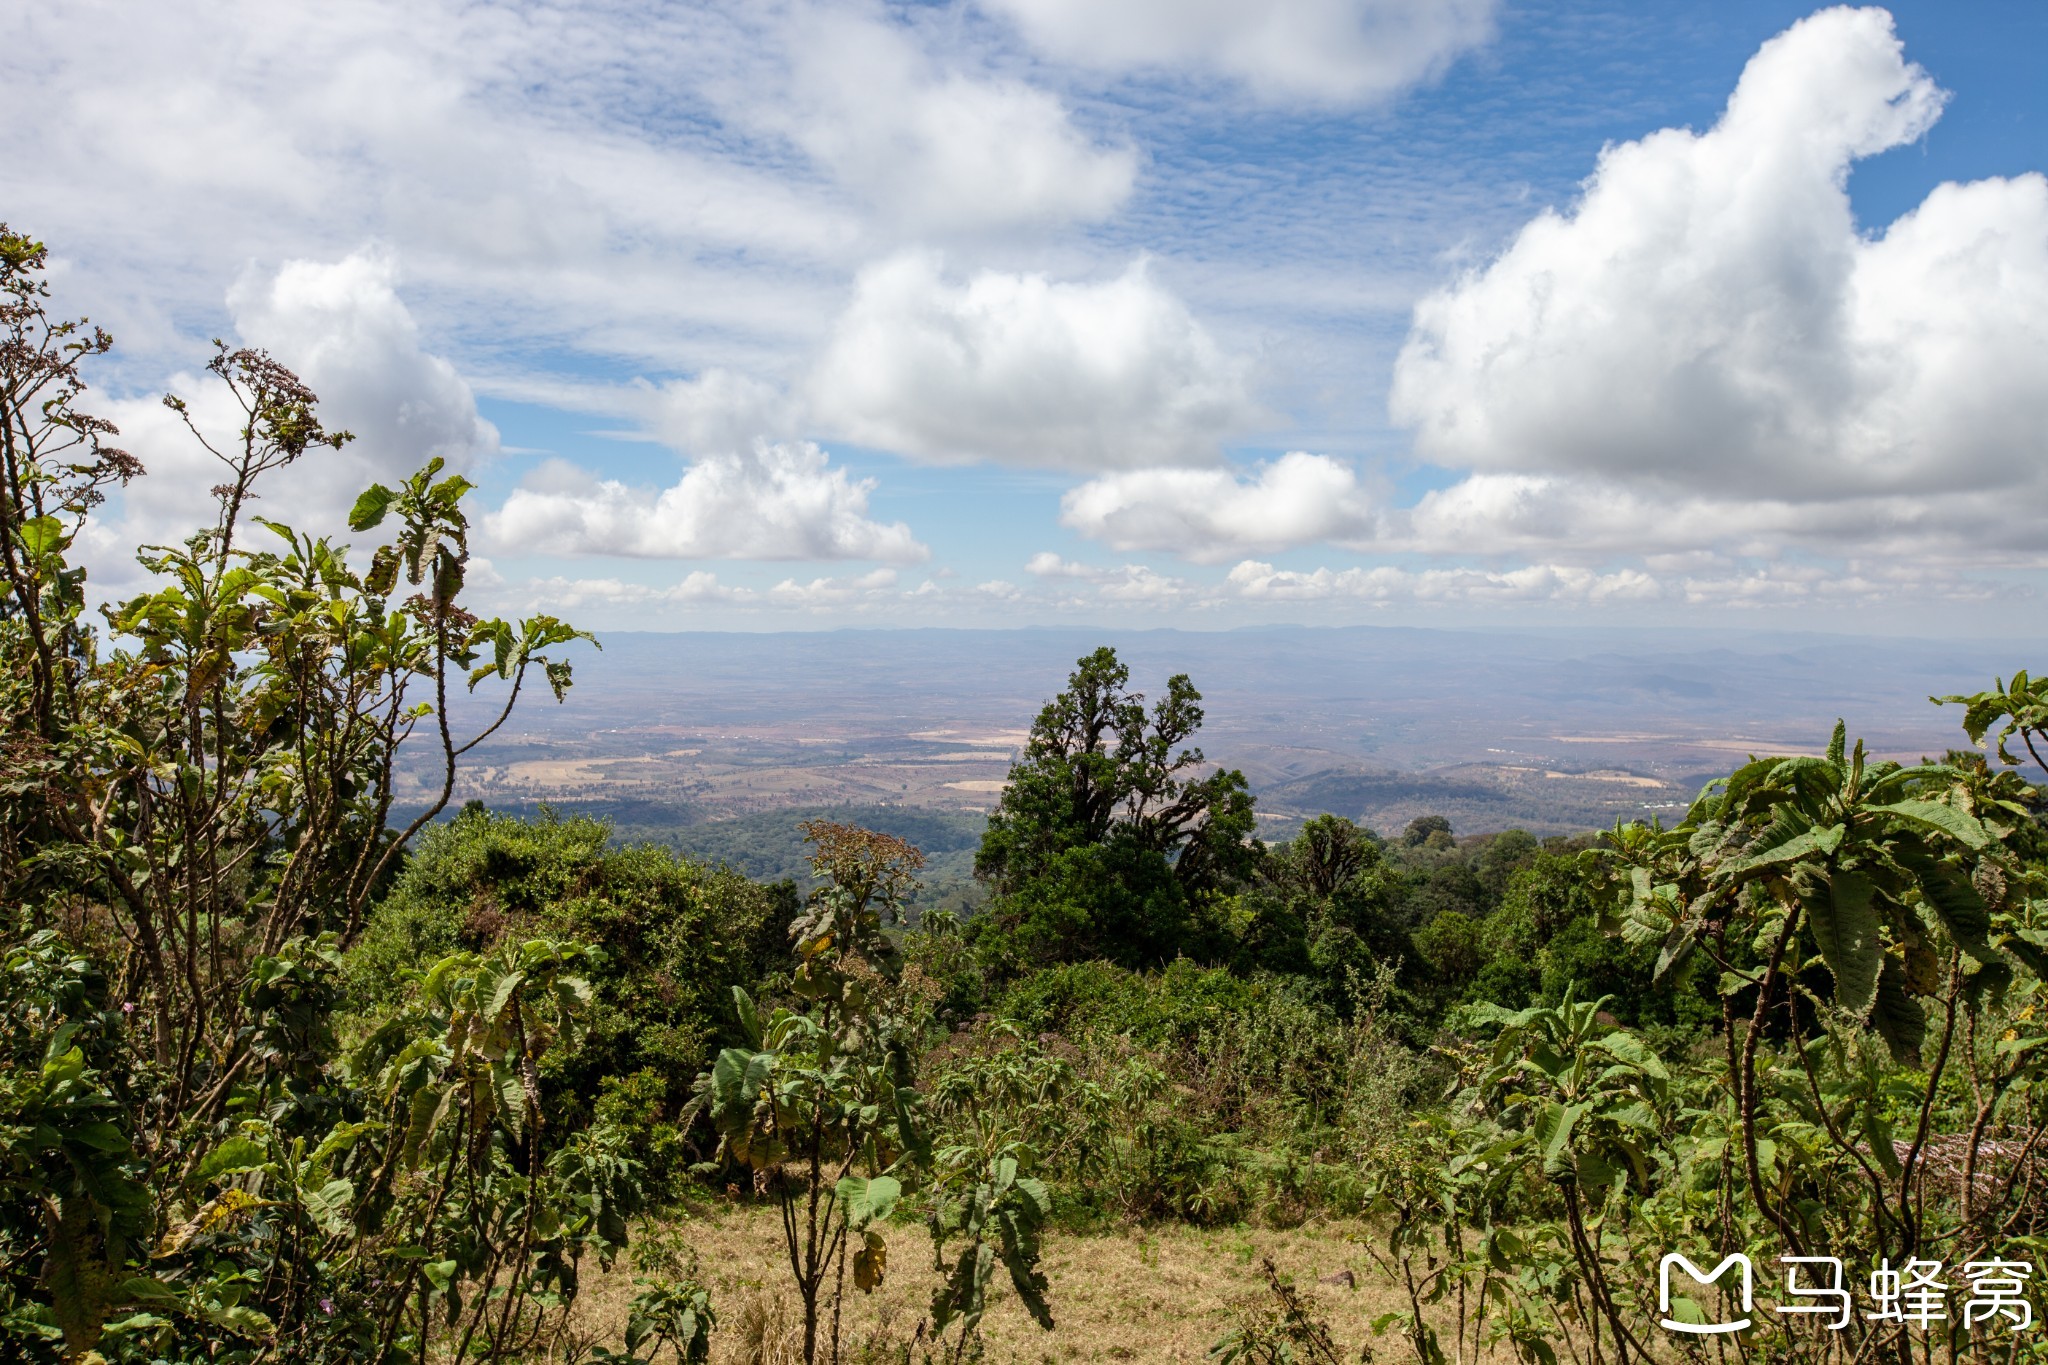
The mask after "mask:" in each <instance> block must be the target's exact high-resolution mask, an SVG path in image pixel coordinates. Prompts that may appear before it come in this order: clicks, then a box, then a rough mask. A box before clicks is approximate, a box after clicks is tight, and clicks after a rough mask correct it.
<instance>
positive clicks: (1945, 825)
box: [1870, 801, 1991, 849]
mask: <svg viewBox="0 0 2048 1365" xmlns="http://www.w3.org/2000/svg"><path fill="white" fill-rule="evenodd" d="M1870 809H1872V810H1873V811H1882V812H1883V813H1885V814H1886V815H1894V816H1897V817H1898V818H1899V819H1901V820H1904V821H1906V822H1907V823H1908V824H1912V825H1917V826H1919V827H1920V828H1922V829H1928V830H1933V831H1934V832H1936V833H1938V834H1945V835H1947V836H1948V837H1949V838H1951V839H1954V840H1955V841H1956V842H1958V843H1960V844H1962V845H1963V846H1964V847H1966V848H1970V849H1980V848H1984V847H1986V846H1987V845H1989V844H1990V843H1991V831H1990V830H1988V829H1986V828H1984V825H1983V822H1982V821H1980V820H1978V819H1977V817H1976V816H1974V815H1971V814H1969V813H1968V812H1966V811H1960V810H1957V809H1956V808H1955V807H1954V806H1945V805H1943V804H1942V803H1941V802H1939V801H1897V802H1894V803H1892V804H1891V805H1889V806H1872V807H1871V808H1870Z"/></svg>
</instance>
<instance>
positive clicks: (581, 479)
mask: <svg viewBox="0 0 2048 1365" xmlns="http://www.w3.org/2000/svg"><path fill="white" fill-rule="evenodd" d="M873 488H874V481H873V480H870V479H854V478H852V477H850V476H849V475H848V474H847V472H846V470H845V469H844V468H840V467H835V466H833V465H832V464H831V462H830V457H828V456H827V455H826V453H825V452H824V451H823V450H822V449H820V448H819V447H818V446H816V445H814V444H812V443H811V442H808V441H793V442H770V441H766V440H758V441H756V442H754V444H753V445H752V447H750V448H749V449H747V450H745V451H740V452H728V453H722V454H710V455H705V456H702V457H700V458H699V459H697V460H695V461H694V462H692V463H691V465H690V466H689V468H688V469H687V470H685V471H684V473H683V476H682V478H681V479H680V480H679V481H677V482H676V483H674V484H672V485H670V486H669V487H667V488H664V489H661V490H660V491H659V492H650V491H649V490H645V489H640V488H634V487H631V486H629V485H627V484H625V483H622V482H620V481H618V480H615V479H603V480H599V479H593V478H591V477H590V476H589V475H587V474H585V473H584V472H583V471H582V470H580V469H577V468H575V467H574V466H572V465H569V464H567V463H565V462H562V461H550V462H548V463H547V464H545V465H543V466H541V468H540V469H538V470H536V471H534V473H532V474H530V475H529V476H528V478H527V480H526V482H525V483H523V484H522V485H521V486H520V487H519V488H516V489H514V490H513V491H512V493H511V495H510V496H508V497H507V498H506V499H505V503H504V505H503V506H502V507H501V508H499V509H498V510H497V511H496V512H494V513H492V514H490V515H489V516H487V517H486V518H485V520H484V526H485V528H486V531H487V533H488V536H489V539H490V543H491V544H492V545H493V546H494V547H498V548H500V549H502V550H511V551H516V552H521V553H536V554H561V555H617V556H621V557H625V558H639V559H764V560H776V559H785V560H832V559H868V560H880V561H883V562H886V563H898V564H907V563H915V562H917V561H920V560H923V559H926V558H928V557H929V556H930V553H931V552H930V551H929V550H928V549H927V548H926V547H925V546H924V545H923V544H921V543H920V542H919V541H918V540H917V538H916V537H915V536H913V535H912V534H911V531H910V528H909V527H908V526H906V525H905V524H903V523H902V522H900V521H898V522H889V523H886V524H885V523H883V522H879V521H876V520H874V519H872V518H871V517H869V516H868V494H869V493H870V492H871V491H872V490H873Z"/></svg>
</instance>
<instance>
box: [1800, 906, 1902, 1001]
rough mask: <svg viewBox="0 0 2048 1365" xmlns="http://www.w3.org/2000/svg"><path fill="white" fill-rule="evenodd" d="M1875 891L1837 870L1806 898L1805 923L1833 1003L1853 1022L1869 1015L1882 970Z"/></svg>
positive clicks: (1882, 950) (1881, 948)
mask: <svg viewBox="0 0 2048 1365" xmlns="http://www.w3.org/2000/svg"><path fill="white" fill-rule="evenodd" d="M1876 894H1877V888H1876V886H1874V885H1873V884H1872V883H1871V881H1870V879H1869V878H1868V877H1866V876H1864V875H1863V874H1862V873H1860V872H1852V871H1847V870H1840V871H1837V872H1836V873H1835V875H1834V876H1833V877H1832V878H1830V879H1829V882H1828V884H1827V886H1826V887H1825V888H1824V889H1822V890H1820V891H1819V892H1817V893H1816V894H1814V895H1812V896H1809V897H1807V898H1806V901H1805V904H1806V923H1807V927H1808V928H1810V929H1811V930H1812V931H1813V941H1814V942H1815V943H1816V944H1817V945H1819V947H1820V955H1821V957H1822V958H1823V959H1825V960H1826V962H1827V964H1828V970H1829V971H1830V972H1832V973H1833V974H1834V978H1835V1003H1836V1004H1838V1005H1840V1006H1841V1007H1842V1008H1843V1009H1845V1010H1848V1011H1849V1012H1850V1013H1851V1014H1854V1015H1855V1016H1856V1017H1857V1018H1859V1019H1861V1018H1865V1017H1867V1016H1868V1015H1869V1013H1870V1006H1871V1002H1872V1001H1873V1000H1875V999H1876V997H1877V977H1878V972H1879V969H1880V968H1882V967H1883V966H1884V944H1883V942H1882V941H1881V940H1880V938H1879V934H1878V913H1877V906H1876V903H1875V897H1876Z"/></svg>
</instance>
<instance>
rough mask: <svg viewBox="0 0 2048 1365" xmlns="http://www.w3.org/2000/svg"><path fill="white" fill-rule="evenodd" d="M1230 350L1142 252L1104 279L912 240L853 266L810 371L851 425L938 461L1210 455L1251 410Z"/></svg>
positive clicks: (1202, 459) (1084, 465)
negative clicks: (985, 259)
mask: <svg viewBox="0 0 2048 1365" xmlns="http://www.w3.org/2000/svg"><path fill="white" fill-rule="evenodd" d="M1247 369H1248V367H1247V365H1246V364H1245V362H1244V361H1242V360H1241V359H1238V358H1236V357H1233V356H1230V355H1228V354H1226V353H1225V352H1224V351H1223V349H1222V348H1221V347H1220V346H1219V345H1217V343H1216V341H1215V340H1214V339H1213V338H1212V337H1211V336H1210V335H1209V333H1208V332H1207V330H1205V329H1204V328H1203V327H1202V325H1201V324H1200V323H1199V322H1198V321H1196V320H1195V318H1194V316H1193V315H1192V314H1191V313H1190V312H1189V311H1188V309H1187V306H1186V305H1185V304H1183V303H1182V302H1181V301H1180V300H1179V299H1178V298H1176V297H1175V296H1174V295H1173V294H1171V293H1170V292H1168V291H1167V290H1166V289H1165V288H1163V287H1162V286H1160V285H1159V284H1158V283H1157V282H1155V281H1154V280H1153V279H1152V278H1151V275H1150V272H1149V271H1148V270H1147V268H1146V266H1145V263H1144V262H1143V261H1139V262H1137V263H1135V264H1133V265H1132V266H1131V267H1130V268H1129V269H1128V270H1126V271H1125V272H1124V273H1123V274H1121V275H1119V276H1117V277H1116V278H1114V279H1110V280H1105V281H1102V282H1099V283H1062V282H1054V281H1052V280H1049V279H1047V278H1046V277H1045V276H1043V275H1036V274H1006V273H1003V272H1000V271H993V270H985V271H982V272H980V273H978V274H976V275H974V276H973V277H972V278H970V279H968V280H967V281H965V282H964V283H955V282H953V281H952V280H949V279H947V278H946V276H945V274H944V273H943V271H942V269H941V266H940V261H939V259H938V258H937V257H936V256H933V255H931V254H929V253H924V252H912V253H906V254H903V255H899V256H895V257H892V258H890V259H889V260H886V261H883V262H881V263H879V264H877V265H874V266H872V267H870V268H869V269H867V270H865V271H863V272H862V273H861V275H860V278H859V280H858V281H857V282H856V283H855V286H854V295H853V301H852V303H851V304H850V305H849V306H848V308H847V309H846V311H845V313H844V314H843V315H841V317H840V318H839V319H838V321H837V323H836V324H835V326H834V327H833V331H832V335H831V338H830V339H829V341H828V343H827V345H826V348H825V351H824V353H823V355H822V356H821V357H820V360H819V363H818V367H817V370H816V372H815V374H814V376H813V379H812V382H811V399H812V404H813V409H814V411H815V413H816V415H817V416H818V418H819V419H820V420H822V421H824V422H827V423H829V424H831V425H833V426H834V427H836V428H837V429H838V430H839V431H840V432H841V433H842V434H844V435H845V436H847V437H848V438H849V439H852V440H856V441H861V442H863V443H865V444H869V445H876V446H884V447H887V448H889V449H892V450H898V451H902V452H904V453H905V454H908V455H912V456H915V457H918V458H922V459H927V460H932V461H936V462H940V463H965V462H969V461H974V460H996V461H1000V462H1003V463H1007V464H1016V465H1034V466H1042V467H1051V468H1065V469H1086V470H1096V469H1103V468H1126V469H1127V468H1141V467H1144V466H1148V465H1187V464H1213V463H1215V462H1216V461H1217V460H1218V459H1219V458H1220V456H1219V450H1218V442H1219V441H1220V439H1221V438H1222V437H1224V436H1225V435H1227V434H1229V433H1230V432H1231V431H1233V430H1235V429H1237V428H1238V427H1240V426H1242V425H1243V424H1244V423H1245V422H1246V421H1248V420H1249V419H1250V417H1251V415H1252V411H1253V408H1252V403H1251V400H1250V398H1249V396H1248V393H1247V388H1246V383H1247Z"/></svg>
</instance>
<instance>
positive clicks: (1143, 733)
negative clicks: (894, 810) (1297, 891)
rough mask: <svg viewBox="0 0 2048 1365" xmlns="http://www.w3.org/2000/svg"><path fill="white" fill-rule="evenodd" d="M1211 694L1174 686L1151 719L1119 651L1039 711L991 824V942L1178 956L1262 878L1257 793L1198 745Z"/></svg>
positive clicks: (1029, 949) (1172, 681) (1125, 955)
mask: <svg viewBox="0 0 2048 1365" xmlns="http://www.w3.org/2000/svg"><path fill="white" fill-rule="evenodd" d="M1201 701H1202V694H1201V693H1200V692H1197V691H1196V690H1195V687H1194V684H1193V683H1192V682H1190V681H1189V680H1188V677H1187V675H1186V674H1184V673H1181V674H1175V675H1174V676H1173V677H1172V678H1169V679H1168V680H1167V684H1166V695H1165V696H1163V697H1161V698H1160V699H1159V700H1158V701H1157V702H1156V703H1154V704H1153V706H1152V708H1151V709H1150V711H1149V712H1148V711H1147V709H1146V706H1145V697H1144V695H1143V694H1142V693H1139V692H1135V691H1133V690H1131V686H1130V669H1129V668H1128V667H1126V666H1125V665H1124V664H1123V663H1122V662H1121V661H1119V660H1118V658H1117V656H1116V651H1115V650H1113V649H1110V648H1108V647H1107V646H1105V647H1103V648H1101V649H1098V650H1096V651H1095V652H1094V653H1093V654H1090V655H1088V656H1087V657H1085V658H1083V659H1081V660H1079V661H1078V663H1077V664H1076V666H1075V669H1074V672H1073V673H1072V674H1071V675H1070V676H1069V677H1068V679H1067V687H1066V690H1065V691H1063V692H1061V693H1060V694H1059V695H1058V696H1056V697H1054V698H1053V699H1052V700H1051V701H1050V702H1048V703H1047V704H1046V706H1045V709H1044V710H1042V711H1040V712H1039V714H1038V719H1037V721H1036V722H1035V723H1034V724H1033V725H1032V727H1031V737H1030V739H1029V741H1028V742H1027V743H1026V745H1025V748H1024V753H1023V756H1022V757H1021V758H1020V759H1019V760H1018V762H1017V763H1016V764H1015V765H1013V766H1012V767H1011V769H1010V784H1009V786H1008V787H1007V788H1006V789H1005V791H1004V793H1003V799H1002V802H1001V804H1000V805H999V806H998V807H997V809H996V811H995V813H994V814H993V815H991V816H990V817H989V826H988V832H987V834H986V835H985V836H984V837H983V839H982V843H981V849H980V851H979V852H978V853H977V854H976V855H975V861H974V870H975V875H976V876H978V877H981V878H982V879H983V880H984V881H987V882H988V883H989V884H990V886H991V888H992V889H993V890H994V891H995V893H996V898H997V899H996V903H995V905H994V906H993V908H992V910H993V913H992V917H991V919H990V921H989V923H990V924H991V926H992V928H991V929H989V930H987V931H985V936H986V937H987V938H988V939H989V941H990V942H991V943H993V944H998V945H1001V947H1002V949H1003V950H1004V951H1005V952H1010V953H1017V954H1023V955H1026V956H1030V957H1041V958H1042V957H1045V956H1051V957H1054V958H1062V959H1068V960H1072V959H1074V958H1079V957H1090V956H1107V957H1112V958H1116V959H1119V960H1124V961H1147V960H1158V959H1162V958H1166V957H1171V956H1173V955H1174V954H1175V953H1177V952H1180V951H1183V950H1185V949H1186V948H1187V947H1188V946H1189V944H1188V942H1187V938H1188V931H1189V930H1190V928H1191V923H1190V920H1191V910H1192V908H1193V907H1194V906H1195V905H1196V904H1197V903H1198V902H1199V901H1200V900H1201V899H1202V898H1203V897H1204V896H1205V895H1207V894H1208V893H1211V892H1215V891H1218V890H1221V889H1223V888H1224V887H1226V886H1229V885H1231V884H1232V883H1234V882H1235V881H1237V880H1238V879H1240V878H1241V877H1242V876H1243V875H1244V874H1245V873H1246V872H1248V871H1249V869H1250V867H1251V865H1252V860H1253V857H1254V852H1253V846H1252V843H1251V835H1252V831H1253V828H1254V816H1253V811H1252V795H1251V792H1250V790H1249V789H1248V788H1247V787H1246V785H1245V780H1244V774H1242V773H1240V772H1236V771H1233V770H1225V769H1222V768H1216V769H1214V770H1212V771H1210V772H1208V773H1207V775H1204V774H1203V772H1202V769H1203V767H1204V765H1205V764H1206V762H1207V760H1206V759H1205V757H1204V756H1203V753H1202V751H1201V750H1200V749H1199V748H1195V747H1193V746H1192V745H1191V744H1190V743H1189V741H1190V740H1191V739H1192V738H1193V736H1194V734H1195V732H1196V731H1197V730H1199V729H1200V728H1201V726H1202V719H1203V715H1202V706H1201Z"/></svg>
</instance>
